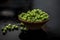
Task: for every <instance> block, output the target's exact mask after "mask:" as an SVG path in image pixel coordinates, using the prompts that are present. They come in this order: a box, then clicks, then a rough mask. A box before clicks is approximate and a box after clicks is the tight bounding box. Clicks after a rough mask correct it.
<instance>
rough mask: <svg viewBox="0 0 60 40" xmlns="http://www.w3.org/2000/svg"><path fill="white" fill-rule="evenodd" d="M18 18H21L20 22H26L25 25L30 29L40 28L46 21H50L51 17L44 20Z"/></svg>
mask: <svg viewBox="0 0 60 40" xmlns="http://www.w3.org/2000/svg"><path fill="white" fill-rule="evenodd" d="M18 19H19V20H20V22H22V23H24V25H25V26H26V27H27V28H28V29H30V30H36V29H40V28H41V27H42V26H43V25H44V24H45V23H46V22H48V21H49V19H47V20H44V21H42V22H28V21H25V20H22V19H21V18H18Z"/></svg>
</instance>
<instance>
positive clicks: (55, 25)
mask: <svg viewBox="0 0 60 40" xmlns="http://www.w3.org/2000/svg"><path fill="white" fill-rule="evenodd" d="M3 1H4V0H3ZM3 1H1V3H0V11H1V10H4V9H9V10H13V11H14V12H15V16H14V17H12V18H9V17H7V18H6V17H3V16H1V15H0V16H1V17H0V40H20V38H19V35H20V33H21V30H18V31H16V30H15V31H11V32H8V33H7V34H6V35H3V34H2V32H1V28H2V27H4V26H5V25H6V24H8V23H11V24H18V23H20V22H19V21H18V19H16V18H17V15H18V14H20V13H21V12H23V11H27V10H30V9H34V8H39V9H42V10H44V11H46V12H47V13H48V14H49V15H50V20H49V21H48V22H47V23H46V25H47V27H46V28H47V30H46V31H47V33H48V34H47V35H48V37H47V38H49V39H52V38H54V39H55V38H59V37H60V5H59V3H60V1H59V0H7V1H5V2H3ZM18 12H20V13H18ZM28 34H29V33H28ZM29 35H33V34H29Z"/></svg>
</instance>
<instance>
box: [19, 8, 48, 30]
mask: <svg viewBox="0 0 60 40" xmlns="http://www.w3.org/2000/svg"><path fill="white" fill-rule="evenodd" d="M18 19H19V20H20V21H21V22H22V23H24V25H25V26H26V27H27V28H29V29H40V28H41V27H42V26H43V25H44V24H45V23H46V22H47V21H48V20H49V15H48V13H46V12H44V11H43V10H40V9H33V10H29V11H27V12H26V13H25V12H22V13H21V14H19V15H18Z"/></svg>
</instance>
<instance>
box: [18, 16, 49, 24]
mask: <svg viewBox="0 0 60 40" xmlns="http://www.w3.org/2000/svg"><path fill="white" fill-rule="evenodd" d="M18 19H19V20H20V21H21V22H25V23H44V22H47V21H49V18H48V19H47V20H44V21H42V22H28V21H26V20H23V19H21V18H19V17H18Z"/></svg>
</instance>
